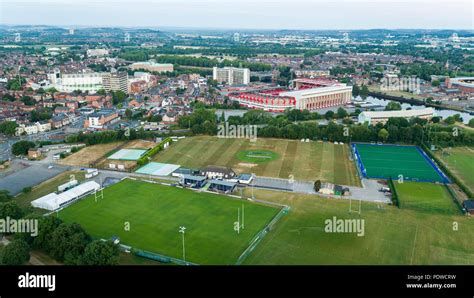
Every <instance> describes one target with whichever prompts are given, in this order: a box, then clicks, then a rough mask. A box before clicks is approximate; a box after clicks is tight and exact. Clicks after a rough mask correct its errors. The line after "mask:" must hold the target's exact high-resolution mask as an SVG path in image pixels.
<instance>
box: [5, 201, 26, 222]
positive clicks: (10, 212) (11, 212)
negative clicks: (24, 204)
mask: <svg viewBox="0 0 474 298" xmlns="http://www.w3.org/2000/svg"><path fill="white" fill-rule="evenodd" d="M22 216H23V210H22V209H21V208H20V206H18V204H17V202H15V201H8V202H6V203H0V218H7V217H10V218H13V219H18V218H21V217H22Z"/></svg>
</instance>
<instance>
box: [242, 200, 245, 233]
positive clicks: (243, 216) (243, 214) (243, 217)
mask: <svg viewBox="0 0 474 298" xmlns="http://www.w3.org/2000/svg"><path fill="white" fill-rule="evenodd" d="M242 229H245V208H244V204H242Z"/></svg>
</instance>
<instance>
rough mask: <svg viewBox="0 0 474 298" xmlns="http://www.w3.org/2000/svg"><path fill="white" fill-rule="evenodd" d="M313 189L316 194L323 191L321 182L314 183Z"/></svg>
mask: <svg viewBox="0 0 474 298" xmlns="http://www.w3.org/2000/svg"><path fill="white" fill-rule="evenodd" d="M313 188H314V191H315V192H319V190H320V189H321V180H316V181H314V185H313Z"/></svg>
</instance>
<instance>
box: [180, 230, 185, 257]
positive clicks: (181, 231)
mask: <svg viewBox="0 0 474 298" xmlns="http://www.w3.org/2000/svg"><path fill="white" fill-rule="evenodd" d="M185 230H186V227H179V232H180V233H181V234H182V235H183V236H182V239H183V261H184V263H186V250H185V246H184V232H185Z"/></svg>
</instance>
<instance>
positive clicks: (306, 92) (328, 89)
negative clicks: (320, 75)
mask: <svg viewBox="0 0 474 298" xmlns="http://www.w3.org/2000/svg"><path fill="white" fill-rule="evenodd" d="M344 89H352V87H351V86H346V85H345V84H340V85H335V86H330V87H316V88H309V89H303V90H293V91H287V92H282V93H280V96H292V97H295V98H301V97H302V96H307V95H313V94H318V93H325V92H333V91H341V90H344Z"/></svg>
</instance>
